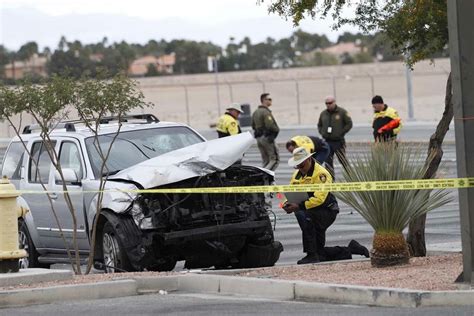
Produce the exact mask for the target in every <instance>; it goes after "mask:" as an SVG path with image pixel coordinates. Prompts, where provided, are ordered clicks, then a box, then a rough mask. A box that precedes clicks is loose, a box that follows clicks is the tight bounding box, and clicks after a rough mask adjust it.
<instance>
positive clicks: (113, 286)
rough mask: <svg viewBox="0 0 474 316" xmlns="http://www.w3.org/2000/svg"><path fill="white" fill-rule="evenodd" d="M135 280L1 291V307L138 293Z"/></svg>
mask: <svg viewBox="0 0 474 316" xmlns="http://www.w3.org/2000/svg"><path fill="white" fill-rule="evenodd" d="M137 293H138V291H137V282H136V281H135V280H117V281H108V282H99V283H88V284H74V285H60V286H53V287H46V288H34V289H22V290H14V291H4V292H0V307H14V306H25V305H37V304H49V303H53V302H63V301H67V300H94V299H101V298H114V297H123V296H133V295H137Z"/></svg>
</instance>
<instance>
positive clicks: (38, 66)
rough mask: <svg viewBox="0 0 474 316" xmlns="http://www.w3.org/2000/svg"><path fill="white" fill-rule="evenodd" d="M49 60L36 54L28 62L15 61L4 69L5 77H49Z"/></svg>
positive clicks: (14, 78)
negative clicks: (47, 66) (47, 64)
mask: <svg viewBox="0 0 474 316" xmlns="http://www.w3.org/2000/svg"><path fill="white" fill-rule="evenodd" d="M47 61H48V59H47V57H44V56H38V55H37V54H34V55H33V56H31V57H30V59H28V60H24V61H13V62H11V63H9V64H6V65H5V67H4V75H5V78H6V79H13V80H18V79H23V78H25V77H27V76H31V77H47V76H48V71H47V69H46V63H47Z"/></svg>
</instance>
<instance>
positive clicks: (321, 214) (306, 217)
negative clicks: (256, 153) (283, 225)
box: [283, 147, 369, 264]
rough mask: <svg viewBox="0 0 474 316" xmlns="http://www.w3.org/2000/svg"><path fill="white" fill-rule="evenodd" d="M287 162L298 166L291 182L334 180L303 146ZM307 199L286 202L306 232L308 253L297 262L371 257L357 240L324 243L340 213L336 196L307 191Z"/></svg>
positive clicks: (305, 243) (304, 240)
mask: <svg viewBox="0 0 474 316" xmlns="http://www.w3.org/2000/svg"><path fill="white" fill-rule="evenodd" d="M288 165H289V166H290V167H294V168H296V169H298V170H297V171H295V173H294V174H293V177H292V179H291V182H290V184H291V185H299V184H320V183H331V182H332V176H331V174H330V173H329V172H328V171H327V170H326V169H324V168H323V167H322V166H321V165H319V164H318V163H317V162H316V160H315V159H314V158H313V157H312V154H311V153H309V152H308V151H307V150H306V149H305V148H304V147H298V148H296V149H295V150H294V151H293V157H292V158H290V159H289V160H288ZM307 194H308V199H307V200H305V201H302V202H300V203H299V204H297V203H290V202H285V204H283V209H284V210H285V211H286V213H288V214H290V213H295V216H296V219H297V220H298V224H299V226H300V228H301V231H302V233H303V252H306V253H307V255H306V256H305V257H304V258H302V259H301V260H298V262H297V263H298V264H306V263H317V262H320V261H331V260H343V259H352V254H358V255H363V256H365V257H369V251H368V250H367V248H365V247H364V246H362V245H361V244H359V243H358V242H357V241H355V240H351V242H350V243H349V245H348V247H339V246H336V247H325V244H326V230H327V229H328V228H329V226H331V225H332V224H333V223H334V221H335V220H336V216H337V214H338V213H339V206H338V205H337V200H336V197H335V196H334V195H333V194H332V193H331V192H321V191H316V192H308V193H307Z"/></svg>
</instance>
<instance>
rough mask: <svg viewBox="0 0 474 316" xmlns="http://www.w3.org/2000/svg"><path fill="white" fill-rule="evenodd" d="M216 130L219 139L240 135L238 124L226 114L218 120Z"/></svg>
mask: <svg viewBox="0 0 474 316" xmlns="http://www.w3.org/2000/svg"><path fill="white" fill-rule="evenodd" d="M216 130H217V134H218V135H219V138H220V137H225V136H230V135H236V134H240V133H241V130H240V125H239V122H238V121H237V120H236V119H235V118H234V117H233V116H232V115H230V113H228V112H226V113H225V114H224V115H222V116H221V117H220V118H219V120H218V121H217V126H216Z"/></svg>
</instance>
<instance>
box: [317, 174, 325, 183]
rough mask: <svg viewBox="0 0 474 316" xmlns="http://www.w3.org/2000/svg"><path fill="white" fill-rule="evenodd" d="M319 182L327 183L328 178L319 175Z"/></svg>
mask: <svg viewBox="0 0 474 316" xmlns="http://www.w3.org/2000/svg"><path fill="white" fill-rule="evenodd" d="M319 180H321V182H322V183H326V180H327V177H326V175H325V174H320V175H319Z"/></svg>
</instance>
